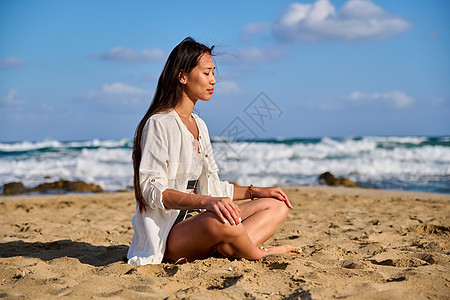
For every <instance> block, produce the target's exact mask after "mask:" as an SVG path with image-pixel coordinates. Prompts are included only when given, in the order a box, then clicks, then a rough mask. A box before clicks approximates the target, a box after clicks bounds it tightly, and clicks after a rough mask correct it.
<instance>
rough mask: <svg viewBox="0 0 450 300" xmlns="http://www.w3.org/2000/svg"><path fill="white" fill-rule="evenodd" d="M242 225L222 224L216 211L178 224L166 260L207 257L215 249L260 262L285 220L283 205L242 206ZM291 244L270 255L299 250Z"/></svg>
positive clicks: (270, 201) (261, 202)
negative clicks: (264, 246) (262, 245)
mask: <svg viewBox="0 0 450 300" xmlns="http://www.w3.org/2000/svg"><path fill="white" fill-rule="evenodd" d="M239 207H240V209H241V217H242V220H243V221H242V223H241V224H239V225H233V226H232V225H229V224H223V223H222V222H221V221H220V220H219V219H218V218H217V216H216V214H215V213H213V212H204V213H201V214H199V215H197V216H195V217H191V218H189V219H187V220H185V221H183V222H180V223H178V224H177V225H175V226H174V227H173V228H172V230H171V232H170V235H169V238H168V241H167V249H166V253H165V258H166V259H167V260H169V261H176V260H178V259H180V258H186V259H187V260H188V261H192V260H195V259H201V258H205V257H207V256H208V254H209V253H210V251H211V250H212V248H213V247H214V246H216V247H217V251H218V252H219V253H221V254H222V255H225V256H229V257H242V258H248V259H260V258H261V257H263V256H264V255H266V254H267V253H266V251H265V250H262V249H259V248H257V247H256V245H260V244H262V243H263V242H265V241H266V240H267V239H269V238H270V237H271V236H272V235H273V234H274V233H275V231H276V229H277V228H278V227H279V226H280V225H281V224H282V223H283V222H284V220H285V219H286V216H287V213H288V208H287V207H286V205H285V204H284V202H281V201H278V200H275V199H271V198H265V199H257V200H254V201H251V202H247V203H244V204H241V205H240V206H239ZM296 250H297V248H296V247H292V246H289V245H284V246H278V247H272V248H269V251H270V253H271V254H277V253H288V252H293V251H296Z"/></svg>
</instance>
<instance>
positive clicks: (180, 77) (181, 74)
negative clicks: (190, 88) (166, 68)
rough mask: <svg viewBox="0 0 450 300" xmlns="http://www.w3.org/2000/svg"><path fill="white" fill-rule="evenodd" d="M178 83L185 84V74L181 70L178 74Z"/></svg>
mask: <svg viewBox="0 0 450 300" xmlns="http://www.w3.org/2000/svg"><path fill="white" fill-rule="evenodd" d="M178 81H179V82H180V83H181V84H186V74H185V73H184V72H183V70H181V71H180V74H178Z"/></svg>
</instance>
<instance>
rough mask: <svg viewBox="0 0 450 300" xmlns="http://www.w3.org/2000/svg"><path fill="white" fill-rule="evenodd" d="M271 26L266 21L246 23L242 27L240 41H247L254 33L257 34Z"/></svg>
mask: <svg viewBox="0 0 450 300" xmlns="http://www.w3.org/2000/svg"><path fill="white" fill-rule="evenodd" d="M271 27H272V24H270V23H266V22H256V23H250V24H247V25H246V26H245V27H244V28H243V29H242V34H241V41H242V42H248V41H250V40H251V38H252V37H253V36H255V35H259V34H261V33H263V32H266V31H267V30H269V29H270V28H271Z"/></svg>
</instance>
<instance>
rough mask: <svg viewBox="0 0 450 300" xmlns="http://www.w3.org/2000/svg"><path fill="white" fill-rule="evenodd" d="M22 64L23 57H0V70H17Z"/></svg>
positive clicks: (23, 62)
mask: <svg viewBox="0 0 450 300" xmlns="http://www.w3.org/2000/svg"><path fill="white" fill-rule="evenodd" d="M24 64H25V60H24V59H23V58H20V57H17V56H13V55H11V56H9V57H7V58H4V59H0V70H17V69H19V68H20V66H22V65H24Z"/></svg>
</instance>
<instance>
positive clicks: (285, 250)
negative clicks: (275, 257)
mask: <svg viewBox="0 0 450 300" xmlns="http://www.w3.org/2000/svg"><path fill="white" fill-rule="evenodd" d="M267 250H269V254H290V255H295V254H299V253H302V249H301V248H300V247H294V246H292V245H281V246H276V247H270V248H267Z"/></svg>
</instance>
